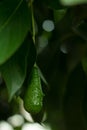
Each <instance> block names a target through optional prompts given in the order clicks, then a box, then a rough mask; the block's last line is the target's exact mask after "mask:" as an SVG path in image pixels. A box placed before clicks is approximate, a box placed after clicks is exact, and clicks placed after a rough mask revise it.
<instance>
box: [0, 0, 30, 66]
mask: <svg viewBox="0 0 87 130" xmlns="http://www.w3.org/2000/svg"><path fill="white" fill-rule="evenodd" d="M30 24H31V16H30V10H29V9H28V6H27V3H26V2H25V1H24V0H2V1H1V2H0V64H3V63H4V62H5V61H6V60H7V59H9V58H10V57H11V56H12V55H13V54H14V52H15V51H16V50H17V49H18V48H19V47H20V45H21V44H22V43H23V41H24V38H25V36H26V34H27V32H28V31H29V29H30Z"/></svg>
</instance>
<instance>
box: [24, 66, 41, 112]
mask: <svg viewBox="0 0 87 130" xmlns="http://www.w3.org/2000/svg"><path fill="white" fill-rule="evenodd" d="M43 96H44V94H43V92H42V88H41V80H40V75H39V72H38V68H37V66H36V65H35V66H34V67H33V69H32V73H31V77H30V81H29V85H28V89H27V91H26V93H25V97H24V108H25V110H26V111H28V112H30V113H31V114H37V113H39V112H40V111H41V109H42V106H43Z"/></svg>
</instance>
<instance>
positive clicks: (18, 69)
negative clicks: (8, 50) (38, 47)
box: [1, 40, 36, 100]
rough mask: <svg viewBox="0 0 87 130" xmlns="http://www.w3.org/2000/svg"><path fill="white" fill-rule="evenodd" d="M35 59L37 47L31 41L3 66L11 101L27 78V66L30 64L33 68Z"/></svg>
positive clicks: (26, 42) (2, 69) (2, 71)
mask: <svg viewBox="0 0 87 130" xmlns="http://www.w3.org/2000/svg"><path fill="white" fill-rule="evenodd" d="M31 50H32V51H31ZM31 55H32V56H33V62H32V57H31V59H30V58H29V56H31ZM35 58H36V51H35V47H34V45H33V43H32V42H31V41H30V42H29V41H28V40H27V41H25V42H24V44H23V45H22V46H21V47H20V49H19V50H18V51H17V52H16V53H15V55H13V56H12V58H11V59H9V60H8V61H7V62H6V63H5V64H3V65H2V66H1V73H2V76H3V78H4V80H5V83H6V86H7V89H8V94H9V100H11V99H12V98H13V96H14V94H15V93H16V92H17V91H18V90H19V89H20V88H21V87H22V85H23V83H24V80H25V77H26V72H27V66H28V65H27V64H28V62H29V64H31V65H32V66H33V64H34V62H35ZM30 69H31V68H30Z"/></svg>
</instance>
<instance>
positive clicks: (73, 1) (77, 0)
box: [60, 0, 87, 5]
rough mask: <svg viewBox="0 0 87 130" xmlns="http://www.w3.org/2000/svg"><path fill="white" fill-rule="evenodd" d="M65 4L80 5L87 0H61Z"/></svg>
mask: <svg viewBox="0 0 87 130" xmlns="http://www.w3.org/2000/svg"><path fill="white" fill-rule="evenodd" d="M60 1H61V3H62V4H63V5H78V4H85V3H87V0H60Z"/></svg>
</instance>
